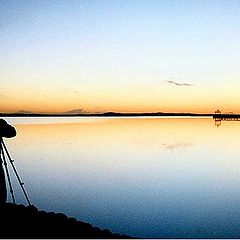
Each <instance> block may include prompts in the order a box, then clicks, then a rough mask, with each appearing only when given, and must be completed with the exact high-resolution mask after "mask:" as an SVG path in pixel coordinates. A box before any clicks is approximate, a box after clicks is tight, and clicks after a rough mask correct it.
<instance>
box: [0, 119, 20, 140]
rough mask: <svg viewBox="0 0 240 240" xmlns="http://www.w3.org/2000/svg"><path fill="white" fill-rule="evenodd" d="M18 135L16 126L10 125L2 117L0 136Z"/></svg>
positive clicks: (0, 120)
mask: <svg viewBox="0 0 240 240" xmlns="http://www.w3.org/2000/svg"><path fill="white" fill-rule="evenodd" d="M16 135H17V132H16V130H15V128H14V127H13V126H11V125H9V124H8V123H7V122H6V121H5V120H4V119H0V138H2V137H5V138H13V137H15V136H16Z"/></svg>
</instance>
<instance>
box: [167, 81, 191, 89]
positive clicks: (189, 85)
mask: <svg viewBox="0 0 240 240" xmlns="http://www.w3.org/2000/svg"><path fill="white" fill-rule="evenodd" d="M166 82H167V83H170V84H173V85H176V86H179V87H184V86H185V87H191V86H194V84H192V83H180V82H176V81H173V80H167V81H166Z"/></svg>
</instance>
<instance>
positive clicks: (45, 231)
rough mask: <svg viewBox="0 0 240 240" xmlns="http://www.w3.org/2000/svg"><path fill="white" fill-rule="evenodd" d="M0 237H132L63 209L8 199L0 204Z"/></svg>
mask: <svg viewBox="0 0 240 240" xmlns="http://www.w3.org/2000/svg"><path fill="white" fill-rule="evenodd" d="M0 223H1V230H0V238H8V239H9V238H15V239H16V238H18V239H19V238H28V239H29V238H34V239H36V238H38V239H39V238H44V239H46V238H61V239H66V238H68V239H69V238H95V239H96V238H108V239H109V238H112V239H116V238H131V237H129V236H126V235H120V234H113V233H111V232H110V231H109V230H107V229H105V230H100V229H99V228H97V227H93V226H92V225H90V224H88V223H84V222H81V221H77V220H76V219H75V218H68V217H67V216H66V215H64V214H62V213H54V212H49V213H47V212H45V211H38V209H37V208H36V207H35V206H33V205H31V206H27V207H25V206H24V205H14V204H12V203H6V204H5V206H1V207H0Z"/></svg>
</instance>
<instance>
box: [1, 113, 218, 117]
mask: <svg viewBox="0 0 240 240" xmlns="http://www.w3.org/2000/svg"><path fill="white" fill-rule="evenodd" d="M165 116H166V117H168V116H169V117H170V116H176V117H178V116H179V117H213V116H214V114H199V113H162V112H156V113H117V112H105V113H84V114H47V113H46V114H45V113H0V117H165Z"/></svg>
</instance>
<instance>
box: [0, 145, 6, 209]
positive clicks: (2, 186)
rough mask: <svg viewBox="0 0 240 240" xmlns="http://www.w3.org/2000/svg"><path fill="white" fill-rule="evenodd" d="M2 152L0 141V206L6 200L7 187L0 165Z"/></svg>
mask: <svg viewBox="0 0 240 240" xmlns="http://www.w3.org/2000/svg"><path fill="white" fill-rule="evenodd" d="M2 154H3V149H2V143H0V206H2V205H4V204H5V203H6V200H7V188H6V181H5V175H4V170H3V165H2V164H3V159H2Z"/></svg>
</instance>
